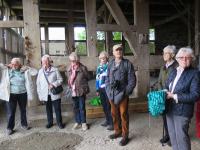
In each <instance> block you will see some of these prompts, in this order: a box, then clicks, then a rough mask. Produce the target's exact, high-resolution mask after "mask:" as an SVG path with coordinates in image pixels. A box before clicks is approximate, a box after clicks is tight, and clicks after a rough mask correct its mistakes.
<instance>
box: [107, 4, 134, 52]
mask: <svg viewBox="0 0 200 150" xmlns="http://www.w3.org/2000/svg"><path fill="white" fill-rule="evenodd" d="M104 2H105V4H106V6H107V7H108V9H109V11H110V13H111V14H112V16H113V18H114V19H115V21H116V22H117V24H118V25H120V26H121V27H122V28H124V29H125V28H126V29H127V31H126V32H123V35H124V38H125V40H126V41H127V42H128V44H129V47H130V49H131V50H132V52H133V54H134V55H136V53H135V49H136V47H137V40H136V39H137V38H136V34H135V33H134V32H132V30H131V28H130V26H129V23H128V21H127V19H126V17H125V16H124V14H123V12H122V10H121V8H120V7H119V5H118V3H117V1H116V0H104Z"/></svg>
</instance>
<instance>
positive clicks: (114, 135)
mask: <svg viewBox="0 0 200 150" xmlns="http://www.w3.org/2000/svg"><path fill="white" fill-rule="evenodd" d="M121 136H122V134H121V133H119V134H115V133H114V134H111V135H109V138H110V139H116V138H118V137H121Z"/></svg>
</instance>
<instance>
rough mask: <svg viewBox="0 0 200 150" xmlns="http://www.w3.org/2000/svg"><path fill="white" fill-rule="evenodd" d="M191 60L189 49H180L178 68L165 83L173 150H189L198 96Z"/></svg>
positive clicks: (198, 82)
mask: <svg viewBox="0 0 200 150" xmlns="http://www.w3.org/2000/svg"><path fill="white" fill-rule="evenodd" d="M193 59H194V55H193V51H192V49H191V48H187V47H186V48H185V47H184V48H181V49H180V50H179V51H178V53H177V55H176V60H177V62H178V64H179V66H178V67H177V68H176V69H174V70H173V71H172V72H171V73H170V75H169V77H168V79H167V81H166V88H167V89H168V92H167V103H168V110H167V124H168V131H169V136H170V140H171V144H172V148H173V150H191V142H190V137H189V135H188V130H189V123H190V121H191V118H192V116H193V112H194V104H195V102H196V101H197V99H198V98H199V96H200V78H199V72H198V70H197V69H194V68H193V67H192V66H191V63H192V60H193Z"/></svg>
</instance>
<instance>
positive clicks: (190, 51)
mask: <svg viewBox="0 0 200 150" xmlns="http://www.w3.org/2000/svg"><path fill="white" fill-rule="evenodd" d="M182 53H187V54H189V55H190V56H191V57H192V59H193V60H194V59H195V56H194V52H193V50H192V49H191V48H190V47H182V48H180V49H179V51H178V53H177V54H176V59H177V58H179V57H181V56H182Z"/></svg>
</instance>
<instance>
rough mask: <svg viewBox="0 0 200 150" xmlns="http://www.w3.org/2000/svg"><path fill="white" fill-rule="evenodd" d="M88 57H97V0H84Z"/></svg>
mask: <svg viewBox="0 0 200 150" xmlns="http://www.w3.org/2000/svg"><path fill="white" fill-rule="evenodd" d="M84 6H85V20H86V27H87V29H86V32H87V50H88V51H87V52H88V56H96V55H97V51H96V39H97V38H96V36H97V35H96V26H97V21H96V0H84Z"/></svg>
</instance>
